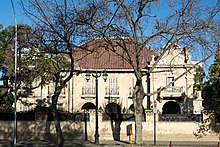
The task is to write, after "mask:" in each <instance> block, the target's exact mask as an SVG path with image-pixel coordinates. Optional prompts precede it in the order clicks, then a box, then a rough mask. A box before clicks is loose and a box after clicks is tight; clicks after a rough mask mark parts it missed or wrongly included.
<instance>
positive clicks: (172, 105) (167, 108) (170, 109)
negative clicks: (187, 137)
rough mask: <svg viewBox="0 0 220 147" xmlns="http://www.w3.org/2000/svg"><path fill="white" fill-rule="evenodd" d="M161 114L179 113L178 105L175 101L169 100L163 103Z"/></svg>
mask: <svg viewBox="0 0 220 147" xmlns="http://www.w3.org/2000/svg"><path fill="white" fill-rule="evenodd" d="M162 110H163V112H162V114H180V106H179V104H178V103H177V102H174V101H169V102H166V103H165V104H164V105H163V108H162Z"/></svg>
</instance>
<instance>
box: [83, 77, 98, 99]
mask: <svg viewBox="0 0 220 147" xmlns="http://www.w3.org/2000/svg"><path fill="white" fill-rule="evenodd" d="M82 95H95V82H94V78H91V79H90V80H88V81H86V82H85V86H83V88H82Z"/></svg>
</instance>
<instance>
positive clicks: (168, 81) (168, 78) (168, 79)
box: [167, 77, 174, 86]
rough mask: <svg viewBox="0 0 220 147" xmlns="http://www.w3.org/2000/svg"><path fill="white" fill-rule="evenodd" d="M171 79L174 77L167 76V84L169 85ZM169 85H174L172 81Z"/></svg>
mask: <svg viewBox="0 0 220 147" xmlns="http://www.w3.org/2000/svg"><path fill="white" fill-rule="evenodd" d="M173 81H174V77H167V85H169V84H170V83H172V82H173ZM170 86H174V83H172V84H171V85H170Z"/></svg>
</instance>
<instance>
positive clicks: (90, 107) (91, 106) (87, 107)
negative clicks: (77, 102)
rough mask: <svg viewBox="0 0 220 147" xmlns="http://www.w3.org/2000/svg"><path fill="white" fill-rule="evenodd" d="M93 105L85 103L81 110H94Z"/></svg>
mask: <svg viewBox="0 0 220 147" xmlns="http://www.w3.org/2000/svg"><path fill="white" fill-rule="evenodd" d="M95 108H96V107H95V105H94V104H93V103H91V102H88V103H85V104H84V105H83V106H82V108H81V109H85V110H90V109H95Z"/></svg>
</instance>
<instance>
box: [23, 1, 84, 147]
mask: <svg viewBox="0 0 220 147" xmlns="http://www.w3.org/2000/svg"><path fill="white" fill-rule="evenodd" d="M21 5H22V8H23V9H24V12H25V13H26V15H27V16H28V17H29V18H30V19H31V20H32V24H33V28H34V35H35V39H34V40H31V41H30V42H32V44H31V45H32V46H30V52H29V53H28V54H27V56H26V57H27V58H26V60H25V62H27V61H30V62H32V61H35V62H34V63H35V65H34V66H35V67H34V68H32V69H29V68H28V69H27V70H32V71H33V70H34V72H35V74H34V75H35V77H39V80H41V81H40V85H45V84H47V83H49V82H53V83H55V90H54V94H53V95H52V97H51V102H52V103H51V110H52V114H53V118H54V122H55V127H56V133H57V144H58V146H62V145H63V142H64V139H63V135H62V130H61V126H60V122H59V118H58V113H57V102H58V99H59V95H60V93H61V90H62V89H63V88H64V87H65V85H66V84H67V82H68V81H69V80H70V79H71V78H72V76H73V75H74V73H76V66H75V64H74V63H75V60H74V54H75V50H76V48H77V49H82V48H81V47H80V46H78V45H80V44H81V42H83V40H84V39H85V38H86V37H83V36H81V34H82V33H80V31H82V30H83V28H81V27H80V26H78V25H77V24H76V23H75V18H78V19H79V17H77V16H76V15H78V13H76V12H77V6H79V1H78V2H74V1H67V0H55V1H54V0H27V1H21ZM79 8H80V7H79ZM84 48H86V47H85V46H84ZM28 64H30V63H28ZM26 68H27V66H26ZM24 69H25V67H23V70H24Z"/></svg>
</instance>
